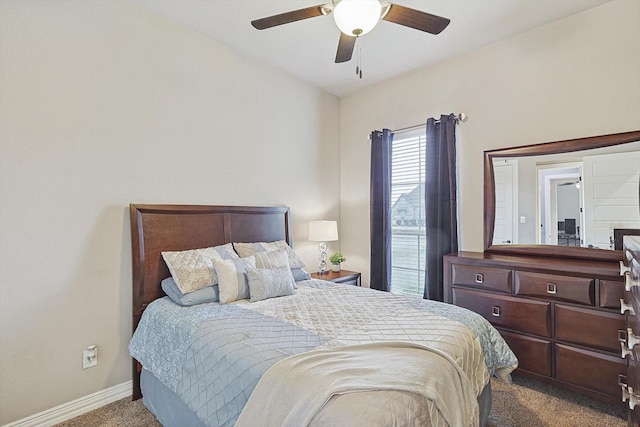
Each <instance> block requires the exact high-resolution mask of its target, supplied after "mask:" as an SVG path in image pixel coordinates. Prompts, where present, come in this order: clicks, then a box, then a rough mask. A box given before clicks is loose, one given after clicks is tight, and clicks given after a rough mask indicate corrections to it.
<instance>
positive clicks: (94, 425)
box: [56, 377, 627, 427]
mask: <svg viewBox="0 0 640 427" xmlns="http://www.w3.org/2000/svg"><path fill="white" fill-rule="evenodd" d="M491 386H492V388H493V409H492V410H491V415H490V416H489V423H488V425H487V427H556V426H557V427H578V426H580V427H592V426H593V427H624V426H626V424H627V423H626V411H625V410H624V408H622V407H620V406H612V405H607V404H605V403H602V402H599V401H597V400H593V399H590V398H588V397H584V396H581V395H578V394H575V393H572V392H569V391H565V390H562V389H559V388H556V387H553V386H551V385H548V384H544V383H540V382H537V381H533V380H529V379H526V378H522V377H514V381H513V384H511V385H509V384H504V383H501V382H499V381H497V380H492V384H491ZM87 426H91V427H158V426H160V423H159V422H158V421H157V420H156V418H155V417H154V416H153V415H152V414H151V413H150V412H149V411H148V410H147V409H146V408H145V407H144V405H143V404H142V400H137V401H134V402H132V401H131V400H130V399H128V398H127V399H122V400H118V401H116V402H113V403H111V404H109V405H107V406H104V407H102V408H100V409H96V410H95V411H92V412H89V413H87V414H84V415H82V416H80V417H77V418H74V419H72V420H69V421H66V422H64V423H62V424H58V425H57V426H56V427H87Z"/></svg>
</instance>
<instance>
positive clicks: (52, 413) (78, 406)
mask: <svg viewBox="0 0 640 427" xmlns="http://www.w3.org/2000/svg"><path fill="white" fill-rule="evenodd" d="M132 388H133V381H127V382H124V383H122V384H118V385H115V386H113V387H109V388H106V389H104V390H101V391H98V392H95V393H92V394H89V395H87V396H84V397H81V398H79V399H76V400H73V401H71V402H68V403H64V404H62V405H59V406H56V407H55V408H51V409H47V410H46V411H42V412H39V413H37V414H35V415H31V416H29V417H27V418H23V419H21V420H18V421H14V422H12V423H9V424H5V425H3V426H2V427H51V426H54V425H56V424H58V423H61V422H63V421H67V420H70V419H71V418H75V417H77V416H79V415H82V414H85V413H87V412H89V411H93V410H94V409H98V408H100V407H102V406H104V405H107V404H109V403H111V402H115V401H116V400H120V399H124V398H125V397H127V396H131V391H132Z"/></svg>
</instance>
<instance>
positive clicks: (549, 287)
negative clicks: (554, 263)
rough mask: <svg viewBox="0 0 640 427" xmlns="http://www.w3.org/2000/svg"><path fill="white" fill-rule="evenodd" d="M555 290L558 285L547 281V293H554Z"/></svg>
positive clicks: (556, 290)
mask: <svg viewBox="0 0 640 427" xmlns="http://www.w3.org/2000/svg"><path fill="white" fill-rule="evenodd" d="M556 292H558V285H556V284H555V283H553V282H549V283H547V293H548V294H555V293H556Z"/></svg>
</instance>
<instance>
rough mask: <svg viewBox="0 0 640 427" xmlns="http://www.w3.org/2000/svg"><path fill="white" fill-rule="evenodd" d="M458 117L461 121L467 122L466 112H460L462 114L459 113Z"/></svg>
mask: <svg viewBox="0 0 640 427" xmlns="http://www.w3.org/2000/svg"><path fill="white" fill-rule="evenodd" d="M456 119H458V120H459V121H461V122H466V121H467V115H466V114H465V113H460V114H458V116H457V117H456Z"/></svg>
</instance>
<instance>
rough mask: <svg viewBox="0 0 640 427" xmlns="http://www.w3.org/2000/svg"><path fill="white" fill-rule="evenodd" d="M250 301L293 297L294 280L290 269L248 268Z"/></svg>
mask: <svg viewBox="0 0 640 427" xmlns="http://www.w3.org/2000/svg"><path fill="white" fill-rule="evenodd" d="M247 278H248V279H249V293H250V295H251V298H250V301H251V302H256V301H262V300H264V299H268V298H275V297H281V296H285V295H292V294H293V292H294V290H293V288H294V283H295V282H294V280H293V276H292V275H291V270H290V269H289V268H288V267H276V268H248V269H247Z"/></svg>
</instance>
